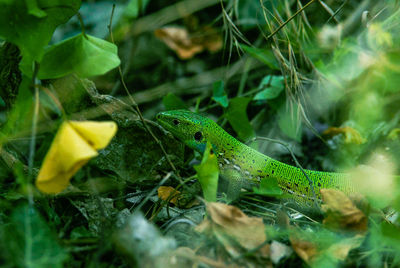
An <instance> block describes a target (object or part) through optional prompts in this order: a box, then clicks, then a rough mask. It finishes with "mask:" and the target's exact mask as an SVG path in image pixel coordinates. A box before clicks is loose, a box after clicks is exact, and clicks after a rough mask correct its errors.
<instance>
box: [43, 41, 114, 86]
mask: <svg viewBox="0 0 400 268" xmlns="http://www.w3.org/2000/svg"><path fill="white" fill-rule="evenodd" d="M60 59H63V60H61V61H60ZM119 64H120V60H119V58H118V54H117V47H116V46H115V45H114V44H112V43H110V42H107V41H105V40H102V39H100V38H97V37H94V36H90V35H83V34H79V35H76V36H74V37H71V38H68V39H66V40H64V41H62V42H60V43H58V44H56V45H54V46H51V47H50V48H49V49H47V51H46V53H45V55H44V56H43V61H42V63H41V66H40V70H39V73H38V78H40V79H51V78H59V77H62V76H66V75H68V74H71V73H76V74H77V75H78V76H80V77H82V78H85V77H91V76H96V75H102V74H104V73H106V72H108V71H110V70H111V69H113V68H115V67H117V66H118V65H119Z"/></svg>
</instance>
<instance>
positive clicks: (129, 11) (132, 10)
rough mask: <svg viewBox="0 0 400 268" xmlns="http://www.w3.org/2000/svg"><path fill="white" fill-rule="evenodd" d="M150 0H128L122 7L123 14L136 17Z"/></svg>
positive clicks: (131, 17)
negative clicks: (123, 7)
mask: <svg viewBox="0 0 400 268" xmlns="http://www.w3.org/2000/svg"><path fill="white" fill-rule="evenodd" d="M149 1H150V0H130V1H129V3H128V4H127V5H126V7H125V9H124V16H126V17H128V18H130V19H136V18H137V17H138V15H139V12H140V11H143V10H144V9H145V7H146V6H147V4H148V3H149Z"/></svg>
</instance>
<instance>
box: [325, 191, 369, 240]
mask: <svg viewBox="0 0 400 268" xmlns="http://www.w3.org/2000/svg"><path fill="white" fill-rule="evenodd" d="M321 195H322V200H323V201H324V204H323V205H322V210H323V211H324V212H325V219H324V221H323V223H324V224H326V225H327V226H329V227H333V228H335V229H338V230H341V231H353V232H358V233H363V232H365V231H366V230H367V227H368V226H367V223H368V219H367V217H366V216H365V214H364V213H363V212H362V211H361V210H359V209H358V208H357V207H356V206H355V205H354V204H353V202H352V201H351V200H350V199H349V198H348V197H347V196H346V195H345V194H344V193H343V192H341V191H339V190H335V189H321Z"/></svg>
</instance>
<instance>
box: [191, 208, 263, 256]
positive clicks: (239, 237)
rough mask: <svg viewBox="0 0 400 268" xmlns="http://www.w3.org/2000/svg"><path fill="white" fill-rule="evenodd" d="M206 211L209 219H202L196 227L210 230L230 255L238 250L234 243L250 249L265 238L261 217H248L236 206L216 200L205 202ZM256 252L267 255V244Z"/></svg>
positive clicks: (235, 253)
mask: <svg viewBox="0 0 400 268" xmlns="http://www.w3.org/2000/svg"><path fill="white" fill-rule="evenodd" d="M207 212H208V214H209V219H207V220H205V221H203V222H202V223H201V224H200V225H199V226H198V227H197V228H196V229H197V230H198V231H201V232H209V233H210V232H211V233H212V234H213V235H214V236H215V237H217V239H218V240H219V241H220V242H221V243H222V244H223V245H224V246H225V249H226V250H227V251H228V252H229V253H230V254H232V255H237V254H239V252H240V249H238V248H237V246H236V245H235V244H236V243H237V244H239V245H240V246H241V247H243V248H245V249H247V250H252V249H255V248H257V247H259V246H260V245H262V244H263V243H265V241H266V240H267V236H266V234H265V227H264V224H263V222H262V219H261V218H256V217H248V216H247V215H246V214H244V213H243V212H242V211H241V210H240V209H238V208H237V207H234V206H230V205H226V204H222V203H216V202H210V203H207ZM258 254H260V255H261V256H263V257H268V256H269V245H264V246H262V247H261V249H260V250H259V251H258Z"/></svg>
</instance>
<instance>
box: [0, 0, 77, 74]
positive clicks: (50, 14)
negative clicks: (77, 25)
mask: <svg viewBox="0 0 400 268" xmlns="http://www.w3.org/2000/svg"><path fill="white" fill-rule="evenodd" d="M80 5H81V1H80V0H42V1H39V2H38V1H32V0H29V1H21V0H17V1H7V0H0V37H1V38H2V39H5V40H7V41H9V42H11V43H14V44H16V45H17V46H18V47H19V49H20V50H21V54H22V61H21V64H20V69H21V70H22V72H23V73H25V74H26V75H28V76H31V75H32V63H33V61H37V62H40V61H41V59H42V57H43V53H44V47H45V46H46V45H47V44H48V43H49V41H50V39H51V37H52V35H53V32H54V30H55V29H56V27H57V26H58V25H60V24H63V23H66V22H67V21H68V20H69V19H70V18H71V17H72V16H73V15H74V14H75V13H76V12H77V11H78V9H79V7H80Z"/></svg>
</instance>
